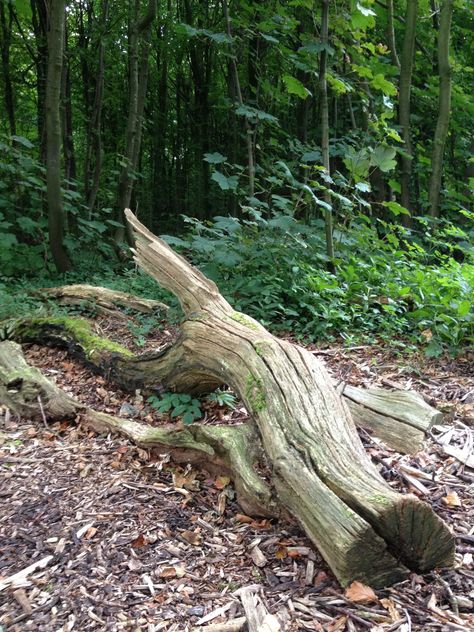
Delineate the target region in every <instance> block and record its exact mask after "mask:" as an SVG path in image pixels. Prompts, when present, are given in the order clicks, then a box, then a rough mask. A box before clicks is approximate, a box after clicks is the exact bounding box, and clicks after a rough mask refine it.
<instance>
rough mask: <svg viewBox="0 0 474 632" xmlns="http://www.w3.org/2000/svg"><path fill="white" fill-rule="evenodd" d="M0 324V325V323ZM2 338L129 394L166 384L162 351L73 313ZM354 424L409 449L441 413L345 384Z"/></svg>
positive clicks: (19, 326)
mask: <svg viewBox="0 0 474 632" xmlns="http://www.w3.org/2000/svg"><path fill="white" fill-rule="evenodd" d="M0 328H1V327H0ZM3 329H4V331H5V333H4V337H7V338H9V339H13V340H16V341H18V342H35V343H38V344H53V345H55V346H60V347H65V348H67V349H68V350H69V352H71V353H72V354H73V355H75V356H77V357H78V358H79V359H80V360H81V361H83V362H86V363H87V364H88V366H90V367H91V368H92V369H93V370H94V371H96V372H97V373H100V374H102V375H106V377H108V378H109V379H111V380H113V381H114V382H115V383H117V384H118V385H119V386H120V387H121V388H122V389H124V390H127V391H129V392H133V391H135V390H136V389H137V388H139V389H142V390H144V391H148V392H160V391H161V392H162V391H163V390H170V388H172V387H171V386H170V385H169V384H168V383H167V382H166V380H165V381H161V380H163V375H161V374H159V375H157V374H156V372H155V371H154V370H153V367H154V365H155V362H156V361H157V360H159V358H160V357H161V356H162V355H163V354H164V353H166V352H167V351H168V348H169V346H168V345H166V346H165V348H164V349H161V350H160V351H159V352H154V353H147V354H143V355H140V356H134V355H133V354H132V353H131V352H130V351H128V350H127V349H126V348H125V347H122V346H121V345H119V344H117V343H114V342H112V341H111V340H108V339H107V338H104V337H102V336H98V335H97V334H95V333H94V331H93V330H92V327H91V325H90V323H89V322H88V321H86V320H84V319H82V318H73V317H64V316H60V317H44V316H43V317H33V318H24V319H17V320H11V321H8V322H6V323H4V324H3ZM219 386H221V383H220V382H218V380H216V379H212V380H211V381H203V382H202V383H201V384H199V389H198V390H199V391H200V392H209V391H212V390H215V389H216V388H217V387H219ZM342 396H343V397H344V399H345V401H346V403H347V404H348V406H349V409H350V411H351V414H352V417H353V419H354V422H355V423H356V425H357V426H360V427H361V428H365V429H366V430H369V431H371V432H373V433H374V434H375V435H376V436H377V437H378V438H380V439H382V440H383V441H384V442H385V443H386V444H387V445H388V446H389V447H391V448H393V449H394V450H397V451H399V452H402V453H414V452H417V451H418V450H420V449H421V448H422V447H423V443H424V441H425V439H426V436H427V434H428V432H429V431H430V429H431V428H432V426H433V425H434V424H435V423H439V422H440V420H441V418H442V413H440V412H439V411H437V410H436V409H435V408H433V407H431V406H429V405H428V404H427V403H426V402H425V401H424V400H423V398H422V397H421V396H420V395H418V394H417V393H415V392H413V391H389V390H386V389H361V388H357V387H354V386H350V385H346V386H345V387H344V390H343V392H342Z"/></svg>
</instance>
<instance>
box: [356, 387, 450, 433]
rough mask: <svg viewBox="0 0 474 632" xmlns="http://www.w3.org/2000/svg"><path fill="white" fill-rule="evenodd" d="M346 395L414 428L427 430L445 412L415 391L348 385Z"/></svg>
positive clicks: (370, 408) (362, 404) (366, 406)
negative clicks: (363, 387)
mask: <svg viewBox="0 0 474 632" xmlns="http://www.w3.org/2000/svg"><path fill="white" fill-rule="evenodd" d="M344 395H345V396H346V397H347V398H348V399H351V400H352V401H354V402H356V403H357V404H360V405H361V406H364V407H365V408H368V409H369V410H372V411H374V412H376V413H380V414H382V415H385V416H387V417H393V419H395V420H397V421H401V422H403V423H405V424H407V425H409V426H412V427H413V428H417V429H418V430H422V431H423V432H427V431H429V430H430V428H431V427H432V426H433V425H434V424H436V423H439V422H440V421H441V419H442V418H443V414H442V413H440V412H439V411H437V410H436V409H434V408H433V407H432V406H430V405H429V404H427V403H426V402H425V400H424V399H423V398H422V397H421V395H419V394H418V393H415V392H414V391H401V390H400V391H396V390H394V391H387V390H385V389H381V388H368V389H362V388H356V387H354V386H351V385H346V386H345V388H344Z"/></svg>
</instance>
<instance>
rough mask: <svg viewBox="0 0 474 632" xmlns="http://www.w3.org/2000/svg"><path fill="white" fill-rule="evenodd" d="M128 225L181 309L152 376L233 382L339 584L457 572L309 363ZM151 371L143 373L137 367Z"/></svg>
mask: <svg viewBox="0 0 474 632" xmlns="http://www.w3.org/2000/svg"><path fill="white" fill-rule="evenodd" d="M126 216H127V219H128V221H129V222H130V225H131V226H132V228H133V231H134V237H135V243H136V250H135V251H134V255H135V259H136V261H137V263H138V264H139V265H140V266H141V267H142V268H143V269H144V270H146V271H147V272H148V273H149V274H150V275H151V276H153V277H154V278H155V279H156V280H157V281H158V282H159V283H160V284H161V285H163V286H164V287H166V288H167V289H168V290H170V291H171V292H173V293H174V294H175V295H176V296H177V297H178V299H179V300H180V302H181V305H182V308H183V310H184V313H185V316H186V320H185V322H184V324H183V327H182V333H181V337H180V339H179V340H178V342H177V343H176V344H175V345H173V346H172V347H171V348H169V349H168V350H165V351H164V352H163V353H162V355H161V356H160V357H159V358H158V359H157V358H154V359H153V360H151V361H150V362H149V364H148V367H147V372H148V375H149V377H150V379H153V380H155V384H156V385H157V386H160V387H161V388H166V389H175V390H176V391H179V392H196V393H198V392H202V391H206V390H210V388H212V387H213V386H215V385H217V384H222V383H226V384H229V385H230V386H231V387H232V388H233V389H234V390H235V391H236V392H237V393H238V394H239V396H240V397H241V398H242V400H243V402H244V404H245V406H246V408H247V410H248V411H249V412H250V413H251V415H252V417H253V419H254V421H255V425H256V427H257V429H258V433H259V436H260V438H261V441H262V445H263V448H264V451H265V455H266V458H267V461H268V465H269V468H270V471H271V482H272V486H273V488H274V490H275V494H276V498H277V500H278V502H279V503H280V504H281V505H282V506H283V507H284V508H285V509H286V510H287V511H288V512H289V513H290V514H291V515H293V516H295V517H296V518H297V520H298V521H299V523H300V524H301V525H302V527H303V528H304V530H305V531H306V533H307V535H308V536H309V537H310V538H311V540H312V541H313V542H314V543H315V544H316V546H317V547H318V548H319V550H320V551H321V553H322V555H323V556H324V557H325V559H326V560H327V562H328V564H329V565H330V566H331V568H332V570H333V572H334V573H335V574H336V576H337V577H338V579H339V580H340V581H341V583H343V584H346V583H348V582H350V581H352V580H354V579H360V580H362V581H365V582H368V583H370V584H372V585H376V586H380V585H384V584H388V583H390V582H393V581H396V580H397V579H399V578H401V577H403V576H404V574H405V572H406V568H405V565H407V566H409V567H410V568H414V569H418V570H427V569H430V568H433V567H435V566H443V565H447V564H451V563H452V561H453V552H454V549H453V538H452V535H451V534H450V532H449V530H448V528H447V527H446V525H445V524H444V523H443V522H442V521H441V520H440V519H439V518H438V517H437V516H436V515H435V514H434V513H433V512H432V510H431V509H430V507H429V506H428V505H426V504H425V503H423V502H421V501H420V500H419V499H417V498H416V497H414V496H411V495H400V494H397V493H395V492H394V491H393V490H392V489H391V488H390V487H389V486H388V485H387V484H386V483H385V482H384V481H383V479H382V478H381V477H380V476H379V474H378V472H377V470H376V469H375V467H374V465H373V464H372V463H371V461H370V460H369V458H368V457H367V455H366V453H365V451H364V449H363V446H362V444H361V442H360V440H359V437H358V435H357V432H356V429H355V426H354V424H353V421H352V418H351V416H350V413H349V410H348V408H347V406H346V404H345V403H344V401H343V400H342V398H341V396H340V395H339V393H338V392H337V391H336V390H335V389H334V387H333V385H332V383H331V380H330V377H329V375H328V374H327V372H326V371H325V369H324V367H323V366H322V365H321V363H320V362H319V361H318V360H317V359H316V358H315V357H314V355H313V354H311V353H310V352H308V351H306V350H305V349H302V348H300V347H298V346H296V345H292V344H290V343H288V342H286V341H283V340H279V339H278V338H275V337H274V336H272V335H271V334H270V333H269V332H267V331H266V330H265V329H264V328H263V327H262V326H261V325H260V324H259V323H258V322H256V321H255V320H253V319H252V318H250V317H248V316H245V315H244V314H241V313H239V312H236V311H234V310H233V309H232V307H231V306H230V305H229V303H227V301H226V300H225V299H224V298H223V297H222V296H221V295H220V294H219V292H218V290H217V288H216V286H215V284H214V283H212V282H211V281H209V280H208V279H206V278H205V277H204V276H203V275H202V274H201V273H200V272H199V271H198V270H196V269H194V268H192V267H191V266H190V265H189V264H188V263H187V262H186V261H185V260H184V259H183V258H182V257H180V256H179V255H177V254H175V253H174V252H173V251H172V250H171V249H170V248H169V247H168V246H167V245H166V244H165V243H164V242H162V241H161V240H159V239H157V238H156V237H155V236H154V235H153V234H152V233H150V232H149V231H148V230H147V229H146V228H145V227H144V226H143V225H141V224H140V222H138V220H136V218H135V217H134V216H133V214H132V213H131V212H130V211H128V210H127V211H126ZM141 369H143V367H141Z"/></svg>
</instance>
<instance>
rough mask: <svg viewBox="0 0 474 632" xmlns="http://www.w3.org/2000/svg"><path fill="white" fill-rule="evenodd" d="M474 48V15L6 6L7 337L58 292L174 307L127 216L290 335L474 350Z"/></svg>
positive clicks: (3, 190)
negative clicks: (120, 295) (137, 259)
mask: <svg viewBox="0 0 474 632" xmlns="http://www.w3.org/2000/svg"><path fill="white" fill-rule="evenodd" d="M473 27H474V3H473V1H472V0H441V1H438V0H406V1H405V0H404V1H403V2H400V1H398V0H361V1H360V2H355V1H347V0H343V1H342V2H338V3H331V2H329V1H327V0H321V1H316V0H294V1H292V2H273V1H272V2H265V3H260V2H250V1H249V2H247V1H245V2H244V1H241V0H236V1H229V0H223V1H222V2H217V3H214V2H196V1H194V0H177V1H175V0H166V2H164V1H163V0H158V1H156V0H149V1H148V2H147V1H145V0H141V1H140V0H137V1H136V2H133V3H125V2H117V1H116V0H104V1H102V2H97V1H94V0H80V1H78V2H69V3H68V2H65V1H64V0H61V1H60V0H49V1H47V0H31V1H27V0H17V1H14V0H0V47H1V60H2V64H1V78H0V97H1V108H2V116H1V118H0V132H1V138H0V154H1V160H0V173H1V178H0V295H1V298H2V307H0V318H4V317H6V316H9V315H11V313H12V310H13V311H14V312H17V310H18V297H16V298H12V292H17V293H18V292H23V293H24V300H23V301H22V302H21V309H23V310H25V311H32V310H33V311H34V310H35V309H36V307H37V306H36V303H35V299H34V298H33V297H32V296H31V294H30V291H31V290H32V289H34V288H35V287H38V286H40V287H41V286H45V285H54V284H57V282H58V277H57V272H58V273H60V275H62V276H61V277H60V279H61V282H64V281H65V280H66V281H88V282H94V281H95V282H97V284H101V285H109V286H113V287H116V288H118V289H129V288H130V287H132V288H134V289H136V290H137V291H138V292H141V293H144V294H145V295H147V296H150V297H151V298H157V299H162V298H163V297H164V296H165V294H164V293H163V292H162V291H161V290H160V288H158V287H157V286H156V285H155V284H152V282H151V281H148V280H147V279H146V278H145V277H144V276H141V275H140V274H139V273H137V272H136V271H135V270H134V268H133V264H131V262H130V261H129V258H128V254H127V252H128V245H130V244H131V235H130V234H127V230H126V228H125V222H124V218H123V211H124V209H125V208H126V207H130V208H132V209H133V210H134V211H135V212H136V213H137V215H138V216H139V217H140V220H141V221H142V222H143V223H144V224H146V225H147V226H148V227H149V228H150V229H151V230H153V231H154V232H156V233H161V234H166V235H167V237H166V239H167V240H168V242H169V243H170V244H171V245H173V247H176V248H178V249H179V250H181V251H183V252H184V253H185V254H186V255H187V256H188V257H189V258H190V259H191V260H192V261H193V263H195V264H197V265H198V266H200V267H201V268H202V269H203V271H204V272H205V274H206V275H208V276H209V277H211V278H212V279H214V280H215V281H216V282H217V283H218V285H219V287H220V288H221V290H222V292H223V294H224V295H225V297H226V298H227V299H228V300H229V301H230V302H231V303H232V304H233V306H234V307H235V308H236V309H241V310H243V311H246V312H247V313H249V314H251V315H253V316H254V317H256V318H257V319H259V320H260V321H261V322H263V323H264V324H265V325H267V326H270V327H272V328H273V329H274V330H287V331H288V330H290V331H292V332H293V333H294V334H296V335H302V336H306V337H307V338H309V339H317V338H326V339H328V338H329V339H330V338H331V337H334V336H336V335H342V336H343V337H344V338H345V339H346V340H349V341H351V340H354V339H357V338H359V337H360V336H369V338H370V337H373V336H374V335H378V336H385V337H386V338H387V339H394V338H398V337H401V338H402V339H403V340H405V341H407V340H411V341H412V342H413V343H420V342H422V343H423V344H425V345H426V349H427V352H428V353H429V354H432V355H436V354H439V353H441V352H442V351H443V350H444V349H446V348H447V349H449V350H452V351H455V350H457V349H459V348H461V347H462V346H464V345H472V341H473V308H472V298H471V297H472V295H473V291H474V265H473V241H474V222H473V218H474V214H473V208H472V191H473V186H474V159H473V157H472V149H473V143H474V130H473V126H472V120H474V102H473V100H472V94H473V87H474V86H473V84H474V81H473V73H474V68H473V67H474V51H473V38H472V32H473ZM56 271H57V272H56ZM64 274H65V275H66V276H64Z"/></svg>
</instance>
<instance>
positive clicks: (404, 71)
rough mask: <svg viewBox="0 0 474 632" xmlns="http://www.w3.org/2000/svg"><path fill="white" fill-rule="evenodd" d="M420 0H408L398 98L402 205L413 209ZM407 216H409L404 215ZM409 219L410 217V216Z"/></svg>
mask: <svg viewBox="0 0 474 632" xmlns="http://www.w3.org/2000/svg"><path fill="white" fill-rule="evenodd" d="M417 15H418V0H407V14H406V26H405V38H404V40H403V49H402V59H401V66H400V89H399V99H398V113H399V122H400V127H401V129H402V139H403V150H404V154H402V155H401V156H400V167H401V189H402V192H401V202H402V206H404V207H405V208H407V209H409V210H411V209H412V203H411V196H410V179H411V170H412V169H411V167H412V147H411V125H410V98H411V79H412V74H413V60H414V56H415V38H416V20H417ZM404 217H407V216H404ZM408 220H409V218H408Z"/></svg>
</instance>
